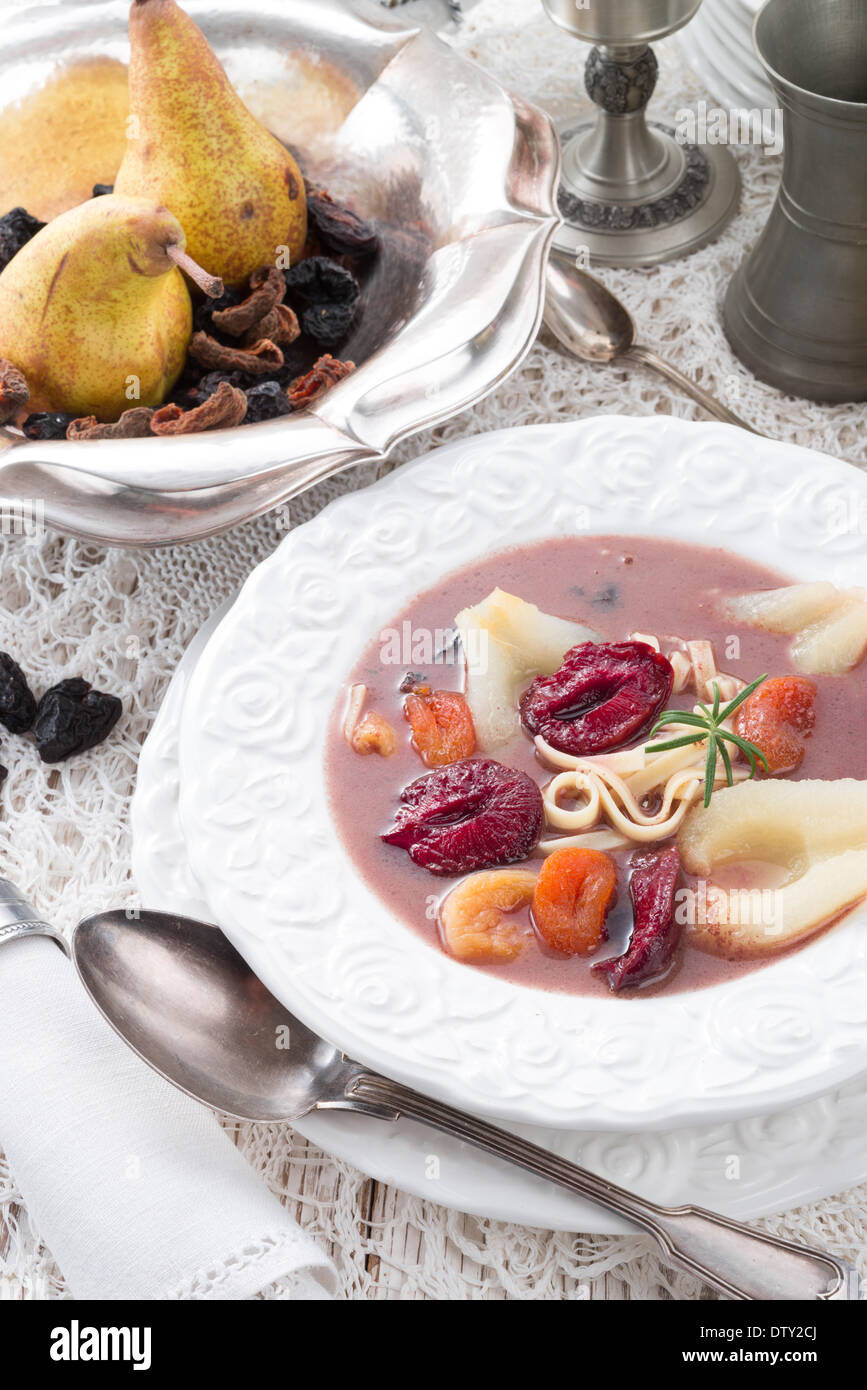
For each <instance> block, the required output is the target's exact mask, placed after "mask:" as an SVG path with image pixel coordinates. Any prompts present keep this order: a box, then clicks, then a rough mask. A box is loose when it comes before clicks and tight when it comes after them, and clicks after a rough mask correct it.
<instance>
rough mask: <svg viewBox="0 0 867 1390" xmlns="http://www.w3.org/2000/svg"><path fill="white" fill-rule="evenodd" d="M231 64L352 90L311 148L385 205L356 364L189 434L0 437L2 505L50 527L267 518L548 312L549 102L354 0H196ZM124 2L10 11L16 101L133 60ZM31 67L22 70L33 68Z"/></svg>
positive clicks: (4, 77) (190, 528)
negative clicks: (342, 376)
mask: <svg viewBox="0 0 867 1390" xmlns="http://www.w3.org/2000/svg"><path fill="white" fill-rule="evenodd" d="M184 7H185V8H186V9H187V10H188V11H189V13H190V14H191V15H192V16H193V17H194V18H195V19H196V21H197V22H198V23H199V24H200V25H201V27H202V28H203V30H204V31H205V33H206V34H207V36H208V38H209V40H210V41H211V42H212V44H213V46H214V48H215V50H216V52H217V53H218V55H219V56H220V57H221V59H223V61H224V62H226V64H227V67H228V69H229V71H230V75H231V76H232V78H233V80H235V81H236V82H237V81H238V79H239V77H243V75H244V74H245V73H246V74H247V75H248V76H250V75H251V74H256V73H257V72H258V71H259V68H260V65H263V66H268V65H269V64H270V65H271V67H273V62H274V58H275V54H276V55H277V56H278V57H279V56H280V54H281V53H283V54H292V55H295V56H296V57H297V56H298V55H301V57H302V58H303V59H304V60H305V61H306V62H307V63H308V64H310V66H311V67H314V68H316V69H317V70H318V71H319V72H320V73H323V72H324V73H325V74H326V78H327V79H332V80H333V81H334V83H335V84H336V85H337V86H339V88H340V90H341V91H342V92H344V93H345V92H346V91H347V90H350V91H352V92H353V94H354V93H357V100H356V101H355V104H354V105H352V107H351V110H349V113H348V115H347V116H346V118H345V120H343V122H342V124H341V125H340V126H339V127H338V128H337V129H336V130H335V131H334V133H333V137H332V138H330V139H329V140H327V141H324V140H323V141H320V142H319V143H318V146H317V148H316V149H315V150H311V153H310V156H309V158H308V157H305V152H304V150H303V149H302V151H301V153H302V161H303V163H304V167H305V169H306V170H307V172H308V173H313V174H314V176H315V177H317V178H322V180H323V181H325V180H327V182H328V186H329V187H330V188H331V189H332V191H333V192H335V193H336V194H337V195H338V196H344V197H351V199H352V201H353V204H354V206H355V207H356V208H357V209H358V210H359V211H360V212H361V213H362V214H363V215H365V216H369V217H373V218H375V219H376V220H377V223H378V225H379V228H380V231H381V234H382V243H383V250H382V252H381V254H380V256H379V258H378V260H377V262H376V264H375V266H374V268H373V270H372V272H371V273H370V275H369V276H368V278H367V280H366V283H365V285H364V291H363V295H362V301H361V307H360V311H359V314H358V317H357V320H356V325H355V327H354V329H353V331H352V334H351V337H350V339H349V341H348V342H347V343H346V345H345V346H344V348H342V349H341V352H342V355H343V356H344V357H346V358H349V359H352V360H353V361H355V362H357V363H358V364H359V365H358V369H357V370H356V371H355V372H354V373H353V375H352V376H350V377H348V378H347V379H346V380H345V381H343V382H341V383H340V385H338V386H337V387H335V388H333V389H332V390H331V391H330V392H329V393H328V394H327V395H326V396H325V397H323V399H322V400H321V401H320V402H319V403H318V404H317V405H316V406H315V407H314V408H313V409H311V410H308V411H304V412H303V413H299V414H298V415H294V416H291V417H287V418H284V419H281V420H273V421H269V422H267V423H263V424H259V425H248V426H246V427H245V426H241V427H240V428H237V429H231V430H219V431H214V432H213V433H211V434H202V435H196V436H188V437H186V438H161V439H131V440H122V441H99V442H90V443H87V442H85V443H67V442H66V441H65V440H61V441H55V442H45V443H32V442H29V441H23V440H21V439H20V438H18V437H15V436H13V435H12V434H11V433H10V432H5V433H4V435H3V437H2V438H0V449H2V452H0V510H2V511H3V512H5V513H7V514H9V513H11V514H12V515H13V516H14V515H16V514H20V513H21V509H22V507H23V508H33V509H34V510H36V511H37V512H38V514H39V516H40V518H41V517H42V516H43V515H44V520H45V523H46V524H47V525H48V526H49V527H51V528H53V529H55V530H59V531H63V532H67V533H69V534H72V535H77V536H81V537H84V538H86V539H89V540H97V541H101V542H104V543H107V544H114V545H127V546H154V545H165V544H170V543H176V542H182V541H192V540H197V539H200V538H201V537H204V536H208V535H214V534H216V533H218V532H220V531H224V530H226V529H228V528H229V527H230V526H233V525H236V524H237V523H239V522H241V521H245V520H248V519H250V518H251V517H254V516H258V515H259V514H260V513H262V512H265V511H268V510H270V509H271V508H272V507H276V506H278V505H280V504H281V503H283V502H285V501H287V500H288V499H289V498H291V497H293V496H297V494H298V493H299V492H301V491H303V490H304V489H305V488H307V487H310V486H311V485H312V484H313V483H315V482H318V481H320V480H321V479H322V478H323V477H327V476H328V475H329V474H331V473H334V472H337V471H339V470H341V469H343V468H346V467H349V466H350V465H352V464H354V463H358V462H361V461H364V460H374V459H377V458H381V457H383V456H384V455H385V454H386V453H387V452H388V450H389V449H390V448H391V447H392V446H393V445H394V444H395V443H397V442H398V441H399V440H401V439H403V438H405V437H406V436H408V435H411V434H413V433H414V432H415V431H417V430H421V429H424V428H426V427H428V426H430V425H433V424H435V423H437V422H438V421H440V420H443V419H446V418H447V417H449V416H450V415H453V414H454V413H455V412H457V411H459V410H462V409H464V408H466V407H467V406H469V405H471V404H472V403H473V402H474V401H476V400H478V399H480V397H482V396H483V395H485V394H486V393H487V392H488V391H490V390H492V389H493V387H494V386H496V385H497V383H498V382H500V381H501V380H502V379H503V378H504V377H505V376H507V375H508V373H509V372H510V371H511V370H512V369H513V368H514V367H515V366H516V365H517V363H518V362H519V361H520V360H521V358H522V357H523V355H524V354H525V352H526V351H527V349H528V348H529V346H530V344H531V343H532V341H533V338H534V337H535V334H536V331H537V329H538V326H539V321H540V319H541V312H542V304H543V297H544V272H545V264H546V260H547V255H548V249H549V244H550V241H551V238H552V236H553V233H554V230H555V228H556V227H557V225H558V223H559V215H558V213H557V211H556V205H555V200H556V188H557V183H558V179H559V148H558V144H557V138H556V135H555V133H554V130H553V127H552V125H551V122H550V121H549V119H548V117H547V116H545V115H544V114H543V113H542V112H541V111H539V110H538V109H536V108H535V107H533V106H530V105H529V104H527V103H526V102H523V101H522V100H521V99H520V98H518V97H515V96H513V95H512V94H510V93H509V92H507V91H506V90H505V88H503V87H502V86H501V85H500V84H499V83H498V82H497V81H496V80H495V79H494V78H493V77H491V76H490V75H489V74H487V73H486V72H484V71H483V70H482V69H481V68H479V67H477V66H476V65H475V64H473V63H471V62H469V61H468V60H466V59H464V58H462V57H461V56H459V55H458V54H456V53H454V52H453V51H452V50H451V49H450V48H449V47H448V45H447V44H445V43H443V42H442V41H441V40H440V39H438V38H437V37H436V36H435V35H434V34H432V33H431V32H430V31H428V30H425V29H420V28H418V27H412V26H407V24H406V22H405V21H402V20H401V18H400V17H399V16H397V17H395V15H394V14H393V13H391V12H388V11H385V10H383V9H382V8H381V7H379V6H374V5H370V4H366V3H364V0H353V2H352V3H349V4H343V3H340V2H339V0H294V3H293V4H292V5H291V6H290V5H286V3H285V0H257V4H256V7H255V11H251V10H250V9H248V8H247V7H245V6H243V5H242V4H240V3H238V0H236V2H235V3H233V2H232V0H207V3H203V2H202V0H185V3H184ZM127 12H128V5H127V3H126V0H123V3H117V0H109V3H102V2H101V0H95V2H94V3H90V4H65V5H62V6H57V7H54V8H50V9H49V8H47V7H46V8H43V7H38V8H33V9H29V8H28V9H26V10H21V11H20V12H15V13H13V14H12V15H11V16H8V17H7V18H6V21H5V22H4V26H3V30H2V34H0V91H3V92H4V93H9V94H10V96H9V97H7V100H8V99H14V96H15V95H16V94H17V92H18V91H20V90H21V88H22V85H24V86H26V78H27V67H28V65H30V66H31V67H32V69H33V73H34V75H35V74H36V73H37V72H38V73H39V74H43V75H44V73H45V71H46V70H48V71H50V68H51V65H52V64H53V63H57V64H60V63H63V62H67V61H74V60H76V59H78V58H82V57H92V56H94V54H106V55H108V56H111V57H120V58H123V57H125V54H126V23H127ZM22 79H24V80H23V82H22Z"/></svg>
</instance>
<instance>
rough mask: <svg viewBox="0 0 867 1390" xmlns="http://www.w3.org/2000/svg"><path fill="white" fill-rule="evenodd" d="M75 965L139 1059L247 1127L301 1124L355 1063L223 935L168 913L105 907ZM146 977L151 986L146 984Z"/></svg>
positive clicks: (78, 936) (83, 938) (77, 946)
mask: <svg viewBox="0 0 867 1390" xmlns="http://www.w3.org/2000/svg"><path fill="white" fill-rule="evenodd" d="M71 954H72V960H73V963H74V964H75V967H76V969H77V971H78V973H79V975H80V977H81V980H82V982H83V984H84V986H85V988H86V989H87V991H88V993H89V994H90V996H91V998H92V999H93V1001H94V1003H95V1004H96V1005H97V1007H98V1008H99V1009H100V1011H101V1012H102V1013H103V1014H104V1016H105V1017H106V1018H107V1019H108V1021H109V1023H110V1024H111V1025H112V1027H113V1028H114V1029H115V1030H116V1031H117V1032H118V1033H120V1035H121V1037H122V1038H123V1039H124V1041H125V1042H127V1043H128V1044H129V1046H130V1047H131V1048H132V1049H133V1051H134V1052H137V1053H138V1055H139V1056H140V1057H142V1058H143V1059H144V1061H146V1062H147V1063H148V1064H149V1065H150V1066H152V1067H153V1068H154V1069H155V1070H156V1071H158V1072H160V1073H161V1074H162V1075H163V1076H164V1077H165V1078H166V1080H168V1081H171V1082H173V1083H174V1085H176V1086H179V1087H180V1088H181V1090H183V1091H187V1092H188V1093H189V1094H190V1095H193V1096H195V1097H196V1098H197V1099H199V1100H202V1101H204V1102H206V1104H208V1105H211V1106H213V1107H214V1108H215V1109H217V1110H223V1111H225V1112H226V1113H227V1114H229V1115H234V1116H236V1117H237V1118H239V1119H246V1120H266V1121H276V1120H295V1119H300V1118H301V1116H302V1115H306V1114H307V1113H308V1112H309V1111H310V1110H312V1109H313V1108H314V1106H315V1105H316V1104H317V1101H318V1100H319V1099H320V1098H321V1096H322V1093H323V1086H325V1087H326V1088H327V1089H328V1090H330V1089H331V1087H332V1085H335V1086H337V1087H339V1089H340V1090H341V1091H342V1090H343V1088H344V1086H345V1084H346V1083H347V1082H348V1081H349V1080H350V1079H351V1075H352V1068H351V1066H350V1064H348V1063H346V1062H345V1061H344V1060H343V1057H342V1054H341V1053H340V1052H338V1050H337V1049H336V1048H334V1047H332V1046H331V1044H330V1043H327V1042H325V1041H324V1039H322V1038H319V1037H317V1036H316V1034H315V1033H311V1032H310V1029H309V1028H306V1027H305V1026H304V1024H303V1023H301V1022H299V1020H298V1019H297V1018H293V1017H292V1015H291V1014H289V1013H287V1012H286V1010H285V1009H284V1008H283V1005H282V1004H281V1003H280V1002H279V1000H277V999H275V998H274V995H273V994H271V993H270V991H269V990H267V989H266V988H265V986H264V985H263V984H262V982H261V980H259V979H258V978H257V977H256V976H255V975H254V974H253V972H252V971H251V970H250V967H249V966H248V965H247V962H246V961H245V960H244V958H243V956H241V955H239V953H238V952H237V951H236V950H235V947H234V946H233V945H232V943H231V942H230V941H229V940H228V938H227V937H226V936H224V935H223V933H222V932H221V931H220V930H219V929H218V928H217V927H213V926H210V925H208V924H207V923H205V922H196V921H193V920H192V919H191V918H186V917H176V916H173V915H171V914H170V913H165V912H142V913H140V914H138V915H135V914H133V913H129V914H128V913H126V912H122V911H117V912H100V913H97V914H96V916H94V917H88V918H86V919H85V921H83V922H81V923H80V924H79V926H78V927H77V928H76V931H75V934H74V936H73V939H72V948H71ZM143 981H146V982H147V983H146V986H145V987H143V984H142V982H143Z"/></svg>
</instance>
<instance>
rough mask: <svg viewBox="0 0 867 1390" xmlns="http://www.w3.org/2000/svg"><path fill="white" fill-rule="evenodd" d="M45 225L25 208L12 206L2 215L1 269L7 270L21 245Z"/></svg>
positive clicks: (0, 233)
mask: <svg viewBox="0 0 867 1390" xmlns="http://www.w3.org/2000/svg"><path fill="white" fill-rule="evenodd" d="M44 226H45V223H44V222H40V221H39V218H38V217H32V216H31V215H30V213H29V212H27V210H26V209H25V208H12V210H11V212H7V213H6V214H5V216H4V217H0V270H5V269H6V266H7V265H8V264H9V262H10V261H11V259H12V257H13V256H17V255H18V252H19V251H20V250H21V247H22V246H26V245H27V243H28V241H30V239H31V237H35V235H36V233H37V232H41V231H42V228H43V227H44Z"/></svg>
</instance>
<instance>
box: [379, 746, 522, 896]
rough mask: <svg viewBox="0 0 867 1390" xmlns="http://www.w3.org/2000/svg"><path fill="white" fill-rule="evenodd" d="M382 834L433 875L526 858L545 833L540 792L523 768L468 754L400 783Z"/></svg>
mask: <svg viewBox="0 0 867 1390" xmlns="http://www.w3.org/2000/svg"><path fill="white" fill-rule="evenodd" d="M400 801H401V804H400V806H399V807H398V810H397V813H396V815H395V818H394V825H393V826H392V827H391V829H390V830H388V831H386V833H385V834H384V835H383V836H382V839H383V840H384V841H385V842H386V844H388V845H398V846H400V848H401V849H405V850H406V851H407V852H408V854H409V857H410V859H412V861H413V863H415V864H419V865H421V867H422V868H423V869H427V870H429V872H430V873H432V874H464V873H469V872H470V871H471V870H473V869H490V868H493V867H494V866H495V865H497V864H514V863H516V862H517V861H518V860H519V859H526V857H527V855H528V854H532V852H533V850H534V849H535V848H536V845H537V843H538V840H539V836H540V835H541V833H542V823H543V810H542V793H541V792H540V791H539V788H538V786H537V785H536V783H535V782H534V781H533V779H532V777H528V776H527V774H526V772H518V771H516V770H515V769H514V768H511V767H504V766H503V765H502V763H497V762H494V760H493V759H492V758H467V759H465V761H463V762H459V763H450V764H449V765H448V766H447V767H441V768H438V769H437V771H436V772H431V773H429V774H428V775H427V776H426V777H418V778H417V779H416V780H415V781H414V782H410V784H409V786H408V787H404V789H403V791H402V792H401V794H400Z"/></svg>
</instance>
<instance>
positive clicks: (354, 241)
mask: <svg viewBox="0 0 867 1390" xmlns="http://www.w3.org/2000/svg"><path fill="white" fill-rule="evenodd" d="M307 216H308V218H309V220H310V222H311V223H312V224H313V227H314V228H315V229H316V231H317V232H318V233H319V236H320V238H321V240H322V243H323V245H324V246H326V247H327V248H328V250H329V251H335V252H336V253H337V255H338V256H369V255H370V254H371V253H372V252H373V251H375V250H376V248H377V244H378V240H379V239H378V237H377V234H376V229H375V227H373V226H372V225H371V223H370V222H365V221H364V220H363V219H362V218H361V217H359V216H358V214H357V213H355V212H352V211H351V210H350V209H349V208H347V207H343V206H342V205H341V204H340V203H335V201H334V199H333V198H332V197H331V194H330V193H325V192H320V193H308V194H307Z"/></svg>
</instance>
